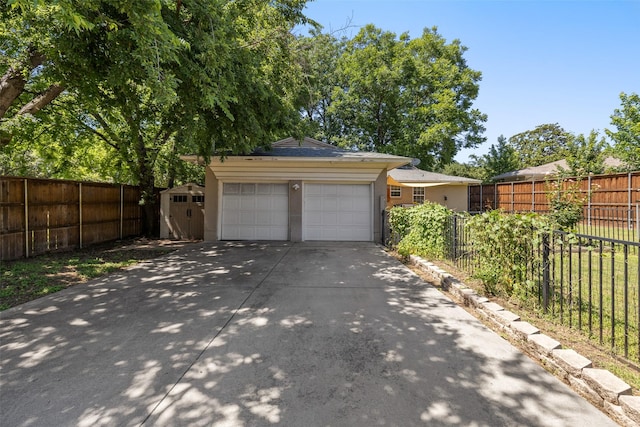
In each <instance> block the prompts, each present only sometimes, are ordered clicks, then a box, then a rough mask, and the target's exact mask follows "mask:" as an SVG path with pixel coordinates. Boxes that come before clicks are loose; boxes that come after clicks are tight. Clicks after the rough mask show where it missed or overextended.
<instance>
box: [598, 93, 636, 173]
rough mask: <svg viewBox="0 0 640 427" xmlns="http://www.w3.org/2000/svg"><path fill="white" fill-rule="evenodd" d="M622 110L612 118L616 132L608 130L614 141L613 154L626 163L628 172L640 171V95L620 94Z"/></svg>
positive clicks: (617, 110) (616, 111)
mask: <svg viewBox="0 0 640 427" xmlns="http://www.w3.org/2000/svg"><path fill="white" fill-rule="evenodd" d="M620 101H621V104H622V106H621V108H620V109H616V110H615V111H614V113H613V115H612V116H611V124H612V125H613V126H615V127H616V129H617V130H616V131H615V132H614V131H612V130H609V129H607V130H606V133H607V135H608V136H609V137H610V138H611V139H612V140H613V142H614V146H613V153H614V154H615V155H616V157H618V158H619V159H620V160H622V161H624V162H625V165H626V168H627V169H628V170H631V171H634V170H640V95H638V94H637V93H631V94H629V95H627V94H625V93H624V92H623V93H621V94H620Z"/></svg>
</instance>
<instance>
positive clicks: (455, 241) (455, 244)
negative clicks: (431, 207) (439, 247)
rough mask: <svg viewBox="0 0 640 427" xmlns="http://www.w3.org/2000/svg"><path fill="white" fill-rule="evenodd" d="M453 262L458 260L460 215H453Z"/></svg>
mask: <svg viewBox="0 0 640 427" xmlns="http://www.w3.org/2000/svg"><path fill="white" fill-rule="evenodd" d="M452 241H453V262H456V261H457V260H458V215H456V214H453V239H452Z"/></svg>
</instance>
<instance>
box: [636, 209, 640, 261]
mask: <svg viewBox="0 0 640 427" xmlns="http://www.w3.org/2000/svg"><path fill="white" fill-rule="evenodd" d="M636 237H637V238H638V242H640V204H639V203H636ZM639 270H640V269H639Z"/></svg>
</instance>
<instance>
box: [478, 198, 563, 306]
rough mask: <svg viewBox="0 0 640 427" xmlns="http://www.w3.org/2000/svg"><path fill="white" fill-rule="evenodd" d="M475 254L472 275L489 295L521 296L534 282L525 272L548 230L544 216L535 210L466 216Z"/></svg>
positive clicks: (532, 265)
mask: <svg viewBox="0 0 640 427" xmlns="http://www.w3.org/2000/svg"><path fill="white" fill-rule="evenodd" d="M466 227H467V229H468V231H469V233H470V238H471V240H472V241H473V248H474V250H475V251H476V252H477V255H478V260H479V261H478V265H477V267H476V268H475V272H474V274H473V276H474V277H475V278H477V279H480V280H481V281H482V283H483V286H484V288H485V291H486V292H487V293H489V294H493V295H506V296H512V295H514V294H516V295H517V296H521V297H524V296H526V294H527V293H528V292H529V291H531V290H532V288H533V286H534V284H533V282H531V281H530V280H529V278H528V277H527V276H528V274H527V273H528V272H533V271H536V269H537V268H538V267H539V263H540V255H539V254H538V251H537V250H536V249H534V248H537V247H538V244H539V242H540V241H541V239H542V236H543V235H544V234H546V233H549V231H550V230H551V222H550V220H549V218H548V217H546V216H543V215H539V214H536V213H522V214H518V213H515V214H514V213H504V212H502V211H498V210H494V211H489V212H485V213H483V214H481V215H476V216H474V217H472V218H470V219H469V220H468V222H467V224H466Z"/></svg>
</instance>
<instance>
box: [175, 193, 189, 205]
mask: <svg viewBox="0 0 640 427" xmlns="http://www.w3.org/2000/svg"><path fill="white" fill-rule="evenodd" d="M173 202H174V203H187V196H186V195H185V196H173Z"/></svg>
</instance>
